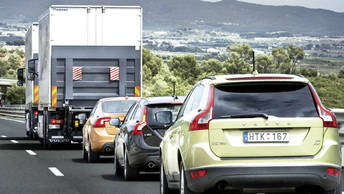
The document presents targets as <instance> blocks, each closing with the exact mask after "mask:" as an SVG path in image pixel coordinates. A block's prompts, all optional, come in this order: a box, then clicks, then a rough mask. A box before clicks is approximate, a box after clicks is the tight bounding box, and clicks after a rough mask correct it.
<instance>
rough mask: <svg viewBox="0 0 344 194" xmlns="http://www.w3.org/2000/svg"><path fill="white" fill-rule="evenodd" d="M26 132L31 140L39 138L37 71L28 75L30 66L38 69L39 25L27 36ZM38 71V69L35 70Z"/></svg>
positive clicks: (29, 29) (33, 27) (30, 28)
mask: <svg viewBox="0 0 344 194" xmlns="http://www.w3.org/2000/svg"><path fill="white" fill-rule="evenodd" d="M25 60H26V68H25V73H26V75H28V76H26V77H25V83H26V88H25V95H26V97H25V130H26V135H27V136H28V138H30V139H36V138H37V123H38V77H37V75H38V74H37V71H36V72H33V73H32V74H29V73H28V64H29V62H30V63H32V65H33V66H35V67H37V64H38V63H37V62H38V23H37V22H35V23H33V24H32V25H31V26H30V27H29V28H28V30H27V32H26V34H25ZM35 69H36V70H37V68H35Z"/></svg>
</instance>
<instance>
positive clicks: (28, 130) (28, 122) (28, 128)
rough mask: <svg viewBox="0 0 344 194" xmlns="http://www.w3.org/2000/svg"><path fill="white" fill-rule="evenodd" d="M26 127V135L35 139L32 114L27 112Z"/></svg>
mask: <svg viewBox="0 0 344 194" xmlns="http://www.w3.org/2000/svg"><path fill="white" fill-rule="evenodd" d="M25 127H26V135H27V137H28V138H29V139H33V131H32V129H31V114H30V112H27V113H26V115H25Z"/></svg>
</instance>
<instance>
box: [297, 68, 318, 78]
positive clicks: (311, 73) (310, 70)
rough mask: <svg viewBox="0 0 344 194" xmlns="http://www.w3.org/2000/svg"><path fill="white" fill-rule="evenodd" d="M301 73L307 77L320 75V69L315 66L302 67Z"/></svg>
mask: <svg viewBox="0 0 344 194" xmlns="http://www.w3.org/2000/svg"><path fill="white" fill-rule="evenodd" d="M300 73H301V75H303V76H306V77H316V76H317V75H318V70H317V69H314V68H301V70H300Z"/></svg>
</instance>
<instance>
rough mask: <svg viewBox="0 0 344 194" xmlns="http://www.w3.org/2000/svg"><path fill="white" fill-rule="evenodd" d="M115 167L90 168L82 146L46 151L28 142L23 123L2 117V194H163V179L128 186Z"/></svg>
mask: <svg viewBox="0 0 344 194" xmlns="http://www.w3.org/2000/svg"><path fill="white" fill-rule="evenodd" d="M35 154H36V155H35ZM112 164H113V160H112V158H102V159H101V160H100V162H98V163H95V164H88V163H87V162H85V161H84V160H82V158H81V146H80V145H70V146H55V147H53V148H52V149H51V150H44V149H42V148H41V146H40V143H39V142H38V141H32V140H27V139H25V131H24V123H23V122H17V121H10V120H4V119H3V117H0V174H1V176H0V193H50V194H53V193H112V194H116V193H118V194H123V193H126V194H136V193H137V194H139V193H140V194H155V193H159V182H158V181H159V176H157V175H149V176H142V177H141V180H140V181H136V182H125V181H123V180H122V179H121V178H118V177H115V176H114V175H113V165H112ZM49 168H55V169H52V171H51V170H49ZM56 169H57V171H56ZM54 173H55V174H54ZM61 174H62V175H63V176H61ZM56 175H60V176H56Z"/></svg>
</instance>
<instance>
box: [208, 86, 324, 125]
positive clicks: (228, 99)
mask: <svg viewBox="0 0 344 194" xmlns="http://www.w3.org/2000/svg"><path fill="white" fill-rule="evenodd" d="M255 113H265V114H267V115H271V116H276V117H318V114H317V110H316V106H315V103H314V100H313V97H312V94H311V91H310V89H309V87H308V85H307V84H304V83H266V82H265V83H241V84H232V85H221V86H217V87H216V88H215V93H214V112H213V118H221V117H225V116H228V115H245V114H255Z"/></svg>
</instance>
